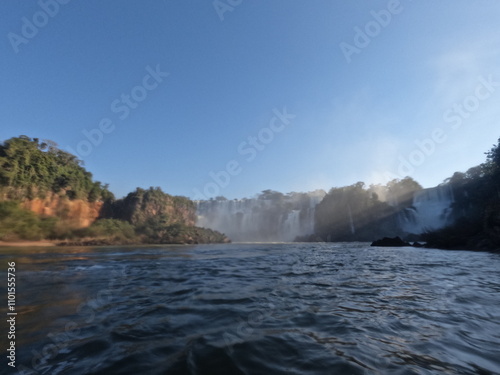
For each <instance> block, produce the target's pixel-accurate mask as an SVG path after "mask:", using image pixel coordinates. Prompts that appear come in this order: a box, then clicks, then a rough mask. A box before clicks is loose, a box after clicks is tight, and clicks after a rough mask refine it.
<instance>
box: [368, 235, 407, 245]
mask: <svg viewBox="0 0 500 375" xmlns="http://www.w3.org/2000/svg"><path fill="white" fill-rule="evenodd" d="M371 246H386V247H390V246H392V247H400V246H411V245H410V244H409V243H408V242H405V241H403V240H402V239H401V238H399V237H394V238H390V237H384V238H382V239H381V240H377V241H373V242H372V244H371Z"/></svg>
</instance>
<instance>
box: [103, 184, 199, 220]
mask: <svg viewBox="0 0 500 375" xmlns="http://www.w3.org/2000/svg"><path fill="white" fill-rule="evenodd" d="M103 217H107V218H113V219H119V220H125V221H128V222H129V223H131V224H132V225H141V224H145V223H147V222H149V221H151V220H161V223H162V224H163V225H165V226H168V225H173V224H181V225H185V226H194V225H195V221H196V206H195V204H194V203H193V202H192V201H191V200H190V199H188V198H185V197H175V196H172V195H169V194H166V193H164V192H163V191H162V190H161V189H160V188H152V187H151V188H149V189H148V190H145V189H141V188H137V189H136V190H135V191H134V192H132V193H129V194H128V195H127V196H126V197H125V198H123V199H120V200H117V201H115V202H113V203H111V204H109V205H106V207H105V208H104V212H103Z"/></svg>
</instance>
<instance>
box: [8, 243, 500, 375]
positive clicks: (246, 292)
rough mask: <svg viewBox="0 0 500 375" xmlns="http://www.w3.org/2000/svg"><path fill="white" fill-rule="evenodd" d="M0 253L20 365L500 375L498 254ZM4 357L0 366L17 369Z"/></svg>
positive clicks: (272, 249) (273, 248)
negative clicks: (11, 268) (10, 265)
mask: <svg viewBox="0 0 500 375" xmlns="http://www.w3.org/2000/svg"><path fill="white" fill-rule="evenodd" d="M0 257H1V258H2V264H3V265H4V266H3V269H2V270H1V271H2V275H1V277H2V279H3V280H6V278H7V275H6V272H7V265H6V264H7V261H9V262H12V261H14V262H15V263H16V283H17V285H16V292H17V300H16V303H17V312H18V315H17V325H16V348H17V356H16V365H17V369H18V370H22V369H24V370H25V373H26V374H30V373H33V374H50V375H60V374H71V375H83V374H100V375H104V374H106V375H113V374H131V375H132V374H133V375H136V374H158V375H160V374H218V375H220V374H297V375H299V374H300V375H302V374H384V375H385V374H500V254H493V253H487V252H469V251H441V250H432V249H415V248H370V247H369V246H368V244H365V243H328V244H324V243H317V244H315V243H307V244H301V243H290V244H225V245H197V246H164V247H159V246H158V247H154V246H150V247H107V248H106V247H99V248H92V247H79V248H76V247H75V248H58V247H53V248H15V249H14V248H3V249H0ZM3 285H5V282H4V284H3ZM3 295H4V296H6V291H5V288H4V292H3ZM4 298H5V297H4ZM4 301H5V299H4ZM6 305H7V304H6V303H3V304H2V306H1V310H0V312H2V313H3V316H4V318H5V316H6ZM4 324H5V323H4ZM4 327H5V326H4ZM6 335H7V331H6V330H4V333H2V336H6ZM4 339H5V337H4V338H3V339H2V341H1V342H6V340H4ZM5 349H6V348H4V349H3V350H4V354H5ZM3 357H4V359H3V360H2V367H1V368H0V373H5V374H10V373H17V372H16V371H15V370H14V371H13V370H12V369H11V368H10V367H8V366H7V364H6V359H5V355H4V356H3ZM28 369H35V370H36V371H32V372H29V371H28Z"/></svg>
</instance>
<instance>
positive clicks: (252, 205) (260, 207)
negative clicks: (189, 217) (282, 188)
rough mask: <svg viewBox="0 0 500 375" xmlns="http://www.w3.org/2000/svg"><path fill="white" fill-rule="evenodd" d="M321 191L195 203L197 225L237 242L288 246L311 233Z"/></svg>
mask: <svg viewBox="0 0 500 375" xmlns="http://www.w3.org/2000/svg"><path fill="white" fill-rule="evenodd" d="M324 196H325V192H324V191H322V190H317V191H313V192H310V193H290V194H286V195H283V194H280V193H276V194H275V195H274V196H272V198H271V199H268V197H267V196H263V195H261V196H258V197H256V198H251V199H239V200H236V199H235V200H226V199H222V200H209V201H199V202H197V216H198V220H197V225H198V226H200V227H205V228H210V229H214V230H217V231H219V232H222V233H224V234H226V235H227V236H228V237H229V238H231V239H232V240H233V241H239V242H264V241H271V242H287V241H293V240H294V239H295V238H296V237H297V236H307V235H310V234H313V233H314V212H315V209H316V205H317V204H318V203H319V202H320V201H321V200H322V199H323V197H324Z"/></svg>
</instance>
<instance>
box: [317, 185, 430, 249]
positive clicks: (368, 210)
mask: <svg viewBox="0 0 500 375" xmlns="http://www.w3.org/2000/svg"><path fill="white" fill-rule="evenodd" d="M421 189H422V186H420V184H418V183H417V182H416V181H415V180H413V179H412V178H410V177H405V178H404V179H402V180H392V181H390V182H389V183H388V184H387V185H384V186H382V185H371V186H370V187H368V188H365V184H364V183H363V182H358V183H356V184H354V185H351V186H346V187H342V188H332V189H331V190H330V191H329V192H328V194H327V195H326V196H325V197H324V198H323V200H322V201H321V202H320V203H319V204H318V206H317V207H316V213H315V232H316V233H315V236H314V238H319V239H321V240H323V241H371V239H372V238H374V237H377V236H387V237H391V236H395V235H397V234H398V217H397V215H398V213H399V212H401V211H402V210H404V209H405V208H407V207H409V206H411V204H412V199H413V194H414V193H415V192H416V191H418V190H421Z"/></svg>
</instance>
